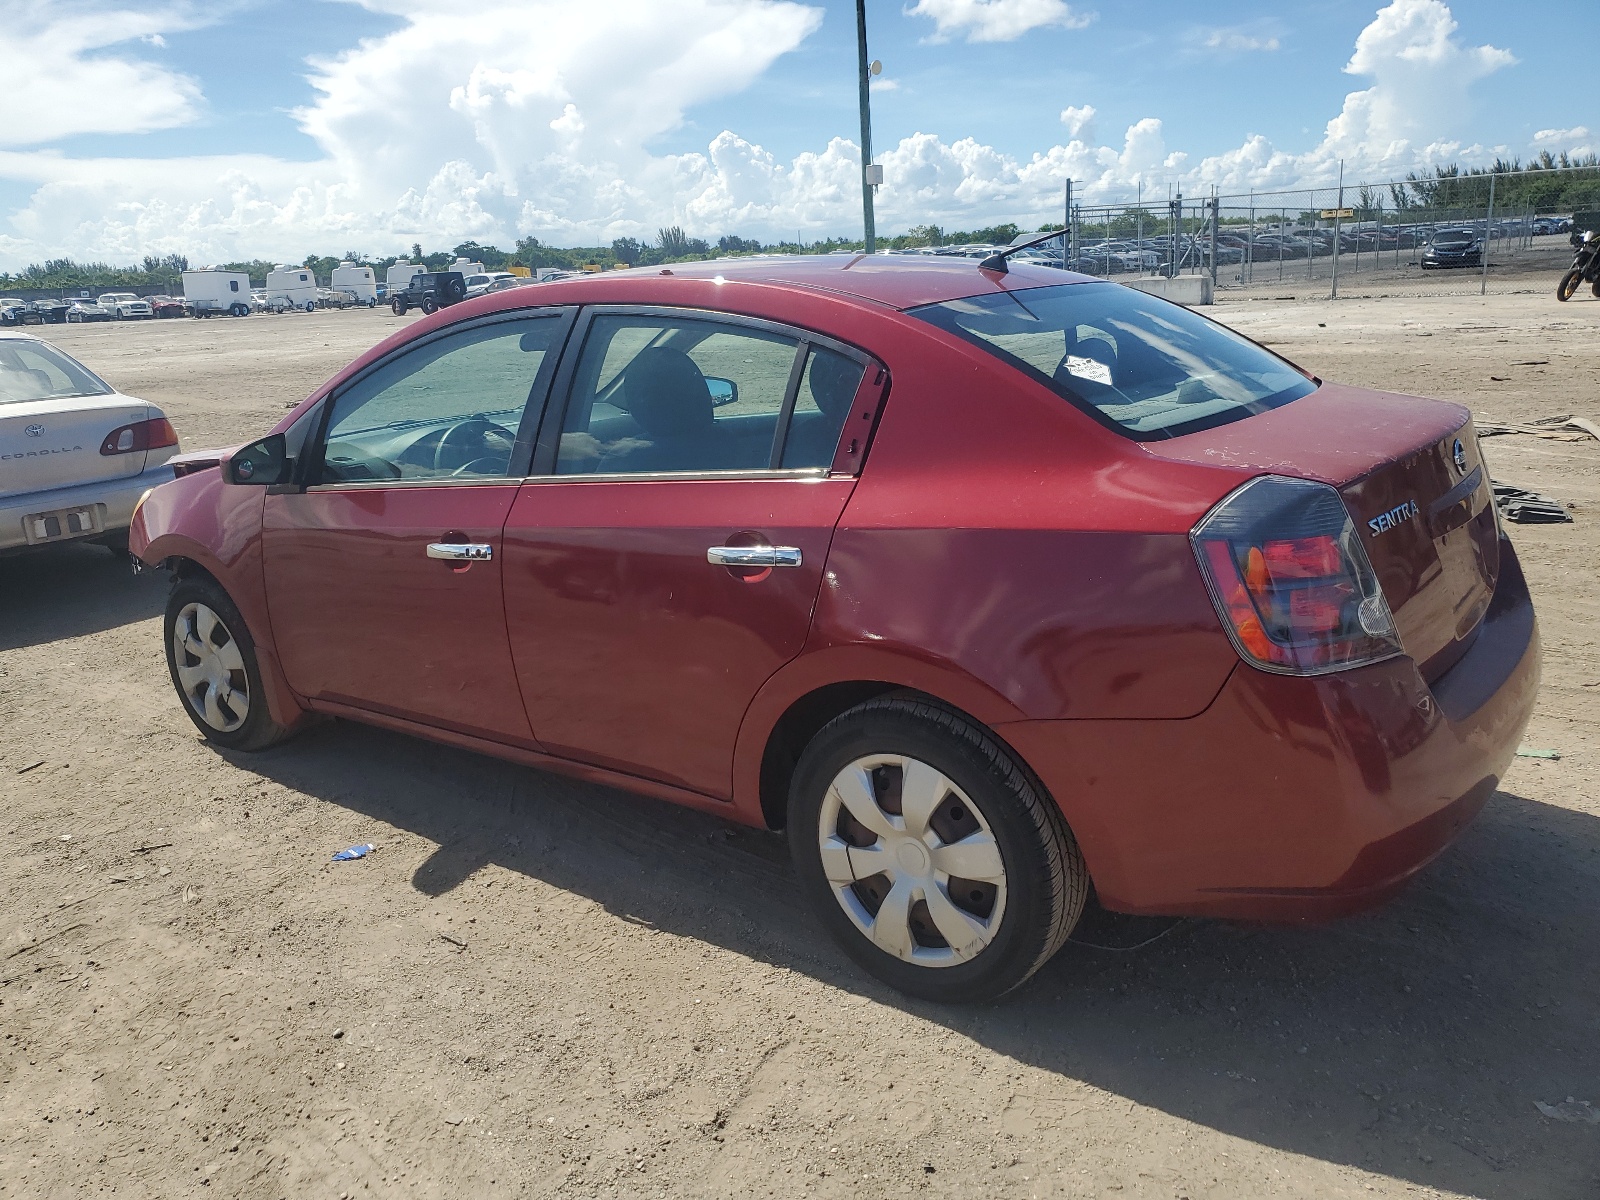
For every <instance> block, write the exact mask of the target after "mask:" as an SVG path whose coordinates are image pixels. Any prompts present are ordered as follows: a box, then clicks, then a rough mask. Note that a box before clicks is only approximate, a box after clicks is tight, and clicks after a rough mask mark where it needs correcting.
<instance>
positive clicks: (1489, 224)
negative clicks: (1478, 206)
mask: <svg viewBox="0 0 1600 1200" xmlns="http://www.w3.org/2000/svg"><path fill="white" fill-rule="evenodd" d="M1494 176H1495V173H1494V172H1493V171H1491V172H1490V173H1489V211H1488V213H1487V215H1486V216H1485V217H1484V219H1483V282H1482V283H1480V284H1479V285H1478V295H1480V296H1487V295H1488V294H1489V244H1490V243H1491V242H1493V241H1494V233H1493V227H1494Z"/></svg>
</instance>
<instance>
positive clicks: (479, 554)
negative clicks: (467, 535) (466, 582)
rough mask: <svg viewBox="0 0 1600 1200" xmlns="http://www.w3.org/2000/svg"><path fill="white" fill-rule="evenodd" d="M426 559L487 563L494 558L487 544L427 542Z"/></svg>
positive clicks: (491, 549) (492, 550) (492, 549)
mask: <svg viewBox="0 0 1600 1200" xmlns="http://www.w3.org/2000/svg"><path fill="white" fill-rule="evenodd" d="M428 557H429V558H442V559H444V560H445V561H446V562H487V561H488V560H489V559H491V558H493V557H494V547H493V546H491V545H490V544H489V543H488V542H429V543H428Z"/></svg>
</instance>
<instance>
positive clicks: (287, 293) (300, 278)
mask: <svg viewBox="0 0 1600 1200" xmlns="http://www.w3.org/2000/svg"><path fill="white" fill-rule="evenodd" d="M267 307H268V308H270V309H271V310H272V311H273V312H288V311H289V310H290V309H291V308H299V309H303V310H304V311H306V312H314V311H315V310H316V307H317V279H316V276H314V275H313V274H312V273H311V268H310V267H290V266H284V265H282V264H280V265H279V266H278V269H277V270H275V271H270V272H268V273H267Z"/></svg>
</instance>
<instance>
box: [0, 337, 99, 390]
mask: <svg viewBox="0 0 1600 1200" xmlns="http://www.w3.org/2000/svg"><path fill="white" fill-rule="evenodd" d="M110 391H111V387H110V385H109V384H107V383H106V382H105V381H104V380H102V379H98V378H96V377H95V376H94V375H92V374H91V373H90V372H89V371H87V370H86V369H85V368H84V367H82V366H80V365H79V364H78V363H75V362H73V361H72V359H70V358H68V357H67V356H66V355H65V354H62V353H61V351H59V350H57V349H56V348H55V347H54V346H51V345H49V344H48V343H46V342H35V341H25V340H23V339H21V338H6V339H3V340H0V404H25V403H27V402H28V401H30V400H51V399H55V398H57V397H64V396H104V395H108V394H109V393H110Z"/></svg>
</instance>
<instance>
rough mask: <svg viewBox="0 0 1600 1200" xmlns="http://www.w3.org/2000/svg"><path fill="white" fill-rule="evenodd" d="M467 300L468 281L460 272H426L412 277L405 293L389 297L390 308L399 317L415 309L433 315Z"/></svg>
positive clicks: (397, 293) (396, 293)
mask: <svg viewBox="0 0 1600 1200" xmlns="http://www.w3.org/2000/svg"><path fill="white" fill-rule="evenodd" d="M466 298H467V281H466V279H465V278H464V277H463V276H462V274H461V272H460V271H424V272H423V273H422V274H420V275H413V276H411V280H410V282H409V283H408V284H407V285H406V289H405V291H403V292H395V293H394V294H393V295H391V296H390V297H389V308H390V310H391V311H392V312H393V313H394V315H395V316H397V317H403V316H405V315H406V312H407V311H408V310H410V309H413V308H420V309H421V310H422V311H423V312H425V313H430V314H431V313H434V312H437V311H438V310H439V309H441V308H448V307H449V306H450V305H452V304H459V303H461V301H463V300H465V299H466Z"/></svg>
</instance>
